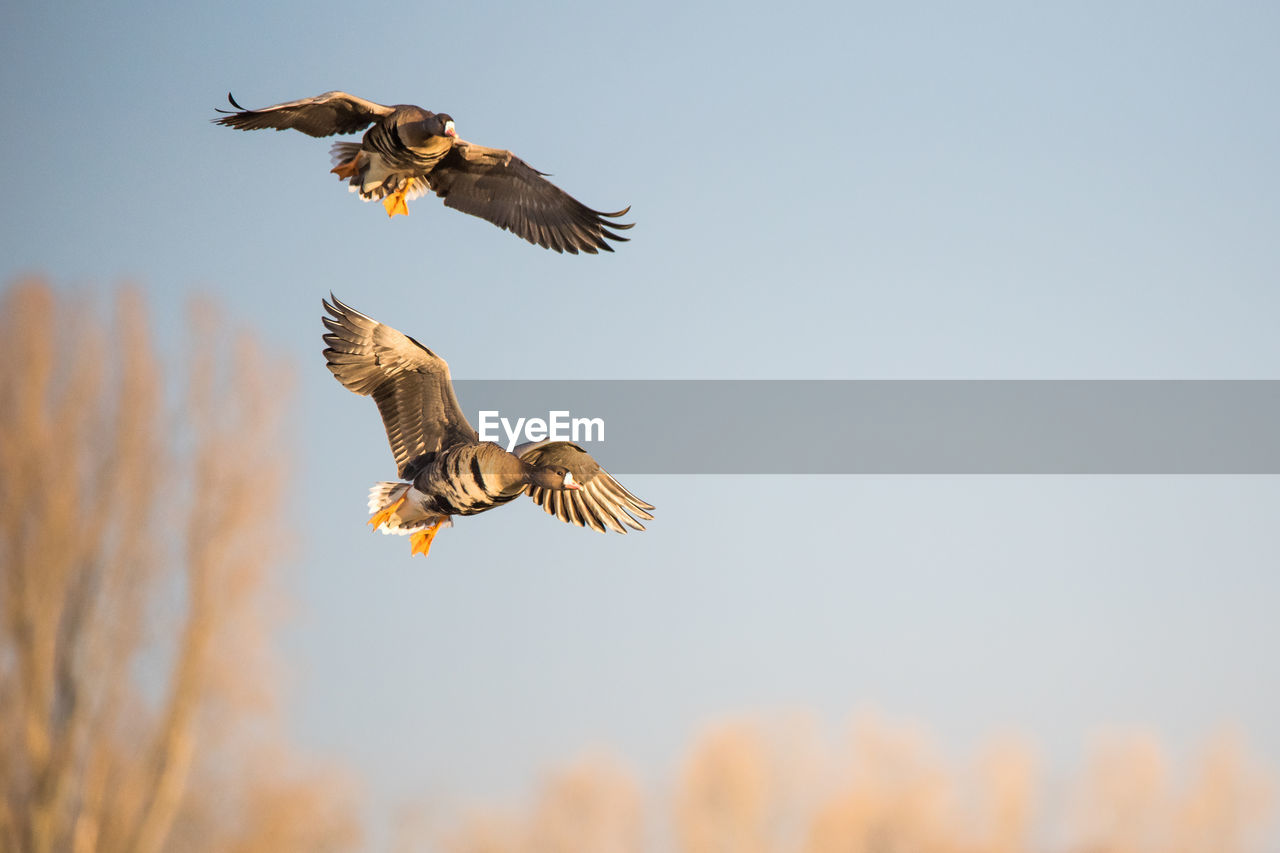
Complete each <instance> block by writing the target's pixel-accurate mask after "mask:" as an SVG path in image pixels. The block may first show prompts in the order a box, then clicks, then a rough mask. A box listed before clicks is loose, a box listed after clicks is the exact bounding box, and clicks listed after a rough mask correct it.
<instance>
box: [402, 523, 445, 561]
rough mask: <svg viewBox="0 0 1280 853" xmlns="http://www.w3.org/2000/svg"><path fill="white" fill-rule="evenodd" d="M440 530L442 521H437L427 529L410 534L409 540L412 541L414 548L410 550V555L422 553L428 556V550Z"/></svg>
mask: <svg viewBox="0 0 1280 853" xmlns="http://www.w3.org/2000/svg"><path fill="white" fill-rule="evenodd" d="M439 532H440V522H438V521H437V522H436V523H435V524H433V525H431V526H430V527H428V528H427V529H426V530H419V531H418V532H417V533H415V534H413V535H412V536H410V537H409V542H410V543H412V545H413V548H412V550H411V551H410V552H409V556H413V555H414V554H421V555H422V556H424V557H425V556H427V552H428V551H430V550H431V540H433V539H435V538H436V534H437V533H439Z"/></svg>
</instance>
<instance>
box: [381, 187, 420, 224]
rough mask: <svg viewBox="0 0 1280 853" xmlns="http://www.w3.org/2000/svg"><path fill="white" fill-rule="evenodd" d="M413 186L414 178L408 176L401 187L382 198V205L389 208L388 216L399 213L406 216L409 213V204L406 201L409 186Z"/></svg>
mask: <svg viewBox="0 0 1280 853" xmlns="http://www.w3.org/2000/svg"><path fill="white" fill-rule="evenodd" d="M412 186H413V178H406V179H405V182H404V183H403V184H401V185H400V189H398V190H396V191H395V192H393V193H391V194H390V195H388V196H387V197H386V198H384V199H383V200H382V206H383V207H385V208H386V209H387V216H388V217H390V216H395V215H396V214H397V213H399V214H403V215H404V216H408V215H409V205H408V204H407V203H406V202H405V198H406V196H408V195H409V188H410V187H412Z"/></svg>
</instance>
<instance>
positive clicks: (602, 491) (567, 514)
mask: <svg viewBox="0 0 1280 853" xmlns="http://www.w3.org/2000/svg"><path fill="white" fill-rule="evenodd" d="M515 454H516V455H517V456H519V457H520V458H521V459H523V460H524V461H525V462H528V463H529V464H530V465H563V466H564V467H565V468H568V469H569V471H570V472H571V473H572V474H573V480H574V482H576V483H577V484H578V485H579V486H580V487H581V488H579V489H576V490H567V491H555V490H552V489H544V488H542V487H541V486H529V488H528V491H529V497H531V498H533V502H534V503H536V504H538V506H540V507H542V508H543V509H545V510H546V511H547V514H548V515H554V516H556V517H557V518H559V519H560V520H561V521H567V522H569V523H570V524H576V525H578V526H579V527H590V528H591V529H593V530H599V531H600V532H601V533H604V530H605V528H606V527H608V528H609V529H610V530H615V531H617V532H618V533H626V532H627V530H626V527H630V528H631V529H632V530H644V525H643V524H641V523H640V521H639V520H638V519H644V520H646V521H652V520H653V516H652V515H650V514H649V512H648V510H651V509H653V505H652V504H647V503H645V502H644V501H642V500H640V499H639V498H638V497H636V496H635V495H633V494H631V492H629V491H627V490H626V489H625V488H623V486H622V484H621V483H619V482H618V481H617V480H615V479H613V477H611V476H609V472H608V471H606V470H604V469H603V468H601V467H600V464H599V463H598V462H596V460H595V459H593V458H591V454H590V453H587V451H585V450H583V449H582V448H581V447H579V446H578V445H576V444H573V443H571V442H568V441H538V442H534V443H532V444H524V445H521V446H520V447H517V448H516V449H515ZM628 513H630V515H628ZM632 516H635V518H632ZM624 524H625V525H626V527H623V525H624Z"/></svg>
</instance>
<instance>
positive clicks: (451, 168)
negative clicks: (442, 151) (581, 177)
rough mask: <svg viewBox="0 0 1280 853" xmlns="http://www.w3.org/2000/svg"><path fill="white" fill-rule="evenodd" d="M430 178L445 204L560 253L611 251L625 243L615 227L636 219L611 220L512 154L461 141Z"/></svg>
mask: <svg viewBox="0 0 1280 853" xmlns="http://www.w3.org/2000/svg"><path fill="white" fill-rule="evenodd" d="M427 183H428V184H430V185H431V189H433V190H435V193H436V195H438V196H440V197H441V198H443V199H444V204H445V207H452V208H454V209H455V210H461V211H462V212H463V213H470V214H471V215H472V216H479V217H480V218H481V219H487V220H489V221H490V222H492V223H493V224H494V225H497V226H498V227H499V228H503V229H506V230H507V231H510V232H511V233H513V234H515V235H517V236H520V237H523V238H524V239H526V240H528V241H529V242H530V243H536V244H537V245H539V246H541V247H543V248H544V249H555V250H556V251H557V252H569V253H571V254H574V255H576V254H578V252H580V251H581V252H588V253H590V254H593V255H594V254H596V252H598V251H599V250H600V249H604V250H605V251H606V252H612V251H613V247H612V246H610V245H609V244H608V242H606V241H607V240H617V241H620V242H624V243H625V242H626V241H627V238H626V237H621V236H619V235H618V234H615V233H614V232H613V231H610V230H609V229H610V228H613V229H616V230H618V231H622V230H625V229H627V228H630V227H631V226H632V225H633V224H634V223H622V222H611V221H610V220H612V219H617V218H618V217H619V216H624V215H625V214H626V213H627V211H629V210H631V208H630V207H627V208H624V209H622V210H619V211H617V212H615V213H602V212H601V211H598V210H592V209H591V208H589V207H587V206H586V205H584V204H583V203H582V202H580V201H578V200H577V199H575V198H574V197H573V196H571V195H569V194H568V193H566V192H565V191H564V190H562V189H560V188H559V187H557V186H556V185H555V184H553V183H551V182H550V181H548V180H547V179H546V178H545V177H543V173H542V172H539V171H538V170H537V169H535V168H533V167H532V166H530V165H529V164H528V163H526V162H524V161H523V160H521V159H520V158H519V157H517V156H515V155H514V154H512V153H511V152H510V151H503V150H501V149H498V148H485V147H484V146H483V145H473V144H472V143H470V142H466V141H464V140H461V139H459V140H457V141H456V142H455V143H454V145H453V148H452V149H451V150H450V151H449V153H448V154H446V155H445V156H444V158H443V159H441V161H440V162H439V163H438V164H437V165H436V167H435V168H434V169H432V170H431V172H430V173H429V174H428V175H427Z"/></svg>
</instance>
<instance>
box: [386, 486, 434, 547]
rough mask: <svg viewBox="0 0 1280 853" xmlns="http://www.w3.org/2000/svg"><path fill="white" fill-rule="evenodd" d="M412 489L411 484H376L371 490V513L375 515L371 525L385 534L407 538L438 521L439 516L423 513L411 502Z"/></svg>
mask: <svg viewBox="0 0 1280 853" xmlns="http://www.w3.org/2000/svg"><path fill="white" fill-rule="evenodd" d="M411 488H413V487H412V485H411V484H409V483H386V482H384V483H375V484H374V486H373V488H372V489H370V490H369V512H371V513H373V518H371V519H370V520H369V521H370V523H371V524H375V525H376V526H377V527H378V528H379V529H381V530H382V532H383V533H393V534H395V535H396V536H405V535H407V534H410V533H415V532H417V531H419V530H425V529H426V528H428V527H430V526H431V525H432V524H434V523H435V522H436V521H438V520H439V518H440V517H439V516H438V515H432V514H428V513H425V512H423V511H422V509H421V508H420V507H419V506H418V505H417V503H416V502H415V501H413V500H409V498H411V497H412V495H410V494H409V490H410V489H411ZM393 507H394V508H393Z"/></svg>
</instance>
